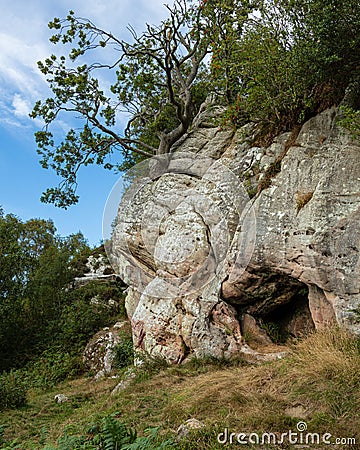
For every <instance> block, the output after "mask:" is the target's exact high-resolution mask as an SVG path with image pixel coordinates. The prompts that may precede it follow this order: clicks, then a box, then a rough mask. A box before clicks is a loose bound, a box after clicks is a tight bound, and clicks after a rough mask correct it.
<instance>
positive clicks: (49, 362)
mask: <svg viewBox="0 0 360 450" xmlns="http://www.w3.org/2000/svg"><path fill="white" fill-rule="evenodd" d="M83 370H84V368H83V364H82V361H81V357H80V356H79V354H77V353H76V352H75V350H74V349H71V351H68V352H67V351H65V350H64V349H62V348H61V347H60V348H58V349H54V348H49V349H48V350H45V351H44V352H43V353H42V354H41V355H39V356H38V357H37V358H36V359H35V360H33V361H31V362H30V363H29V364H28V365H27V368H26V376H25V382H26V384H27V385H28V386H29V387H32V388H36V389H40V390H44V389H49V388H52V387H54V386H56V385H57V384H58V383H60V382H61V381H64V380H66V379H68V378H74V377H75V376H77V375H79V374H81V373H82V372H83Z"/></svg>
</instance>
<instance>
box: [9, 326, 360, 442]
mask: <svg viewBox="0 0 360 450" xmlns="http://www.w3.org/2000/svg"><path fill="white" fill-rule="evenodd" d="M155 367H156V368H155V369H154V370H150V369H149V367H147V368H143V369H139V370H138V375H137V377H136V378H135V379H134V380H133V381H132V383H131V385H130V386H129V387H128V388H127V389H125V390H124V391H121V392H120V393H118V394H117V395H115V396H111V395H110V393H111V391H112V389H113V388H114V387H115V385H116V384H117V383H118V382H119V380H118V379H111V378H110V379H104V380H102V381H93V380H92V379H91V378H81V379H77V380H73V381H68V382H65V383H62V384H60V385H58V386H57V387H56V389H52V390H49V391H47V392H45V393H43V394H39V393H35V392H30V395H29V398H28V405H27V406H25V407H21V408H19V409H14V410H8V411H4V412H2V413H1V414H0V429H1V425H7V428H6V429H5V435H4V439H5V440H6V441H7V442H11V441H12V440H14V439H17V440H18V443H20V447H18V448H20V449H23V450H29V449H41V448H43V445H44V443H45V441H46V442H47V443H48V442H49V443H54V442H56V440H57V439H58V438H59V437H60V436H61V435H62V434H63V432H64V430H65V429H67V432H68V433H72V434H82V433H84V430H87V429H88V428H89V424H91V423H96V422H97V421H99V420H100V419H101V418H102V417H105V416H106V415H109V414H112V413H115V412H116V413H117V414H116V417H117V418H118V419H119V420H121V421H122V422H125V423H127V424H128V426H130V427H132V428H136V430H137V431H138V434H139V435H143V434H144V432H145V429H146V428H149V427H157V426H158V427H160V434H161V437H162V439H166V438H169V437H172V438H173V439H176V430H177V428H178V426H179V425H180V424H182V423H184V422H185V421H186V420H187V419H189V418H192V417H195V418H196V419H198V420H200V421H201V422H203V424H204V428H202V429H200V430H194V431H193V432H191V433H190V435H189V437H188V438H185V439H184V440H182V441H180V442H178V443H177V446H176V448H179V449H183V450H188V449H217V448H219V449H220V448H227V446H224V445H222V444H219V443H217V435H218V433H220V432H222V431H224V429H225V428H226V427H227V428H228V429H229V430H232V431H234V432H244V433H250V432H259V433H263V432H265V431H268V432H274V433H281V432H286V431H287V430H289V429H292V430H296V424H297V423H298V422H299V420H304V421H305V422H306V423H307V426H308V430H309V431H311V432H317V433H326V432H329V433H331V434H332V435H333V436H334V437H349V438H355V439H356V441H357V443H359V442H360V419H359V415H358V412H359V411H360V346H359V340H358V339H356V338H353V337H350V336H348V335H347V334H346V333H345V332H343V331H340V330H325V331H322V332H318V333H315V334H314V335H312V336H311V337H310V338H308V339H306V340H304V341H302V342H300V343H298V344H297V345H295V346H294V347H293V348H292V349H291V352H290V354H289V356H288V357H287V358H285V359H283V360H278V361H276V362H272V363H266V364H261V365H248V364H245V363H244V362H243V361H237V362H236V363H234V364H233V365H229V363H228V362H225V361H220V362H215V361H211V360H194V361H193V362H190V363H188V364H186V365H183V366H171V367H166V366H164V365H161V364H158V365H157V366H156V364H155ZM144 371H145V375H144ZM59 392H61V393H64V394H65V395H66V396H68V397H69V399H70V401H69V402H68V403H64V404H60V405H59V404H56V403H55V402H54V395H55V394H57V393H59ZM230 447H232V446H229V448H230ZM329 447H330V446H329V445H325V446H324V447H323V448H329ZM8 448H10V447H8ZM247 448H254V449H255V448H261V447H259V446H258V447H256V445H255V446H253V447H251V446H250V447H247ZM269 448H274V449H275V448H283V449H285V448H291V447H286V446H285V447H284V446H279V447H276V446H274V447H271V446H270V447H269ZM312 448H322V447H321V446H319V447H312ZM345 448H354V449H355V448H359V447H356V446H354V447H351V446H347V447H345Z"/></svg>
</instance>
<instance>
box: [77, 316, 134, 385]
mask: <svg viewBox="0 0 360 450" xmlns="http://www.w3.org/2000/svg"><path fill="white" fill-rule="evenodd" d="M127 328H128V323H127V322H118V323H116V324H115V325H114V326H113V327H111V328H109V327H106V328H104V329H103V330H101V331H99V332H98V333H96V334H95V335H94V336H93V338H92V339H91V340H90V341H89V342H88V344H87V345H86V347H85V350H84V352H83V361H84V365H85V367H86V368H87V369H88V370H89V371H91V372H93V373H94V377H95V378H101V377H103V376H108V375H110V374H111V373H112V372H113V370H114V368H115V367H114V360H115V353H114V349H115V347H116V345H118V344H120V343H121V342H122V339H123V338H124V331H125V330H127Z"/></svg>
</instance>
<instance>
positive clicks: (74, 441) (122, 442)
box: [43, 413, 174, 450]
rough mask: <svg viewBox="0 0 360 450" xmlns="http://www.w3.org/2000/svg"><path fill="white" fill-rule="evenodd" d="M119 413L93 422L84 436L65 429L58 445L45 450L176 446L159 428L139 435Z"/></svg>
mask: <svg viewBox="0 0 360 450" xmlns="http://www.w3.org/2000/svg"><path fill="white" fill-rule="evenodd" d="M117 415H118V413H114V414H111V415H108V416H106V417H104V418H103V419H102V420H101V422H100V423H96V424H92V425H91V426H89V427H88V430H87V431H86V433H84V434H83V435H82V436H78V435H71V434H69V432H68V431H65V433H64V434H63V436H61V437H60V438H59V439H58V441H57V445H56V447H54V446H51V445H47V446H45V447H44V448H43V450H121V449H123V450H142V449H144V450H145V449H146V450H166V449H169V448H174V443H173V441H171V440H166V441H161V439H159V436H158V431H159V429H158V428H148V429H147V430H145V433H146V436H143V437H137V433H136V431H135V430H133V429H131V428H128V426H127V425H126V424H124V423H122V422H119V421H118V420H117V418H116V417H117Z"/></svg>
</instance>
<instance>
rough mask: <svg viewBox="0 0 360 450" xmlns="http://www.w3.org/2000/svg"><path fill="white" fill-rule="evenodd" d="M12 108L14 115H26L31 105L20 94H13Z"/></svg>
mask: <svg viewBox="0 0 360 450" xmlns="http://www.w3.org/2000/svg"><path fill="white" fill-rule="evenodd" d="M12 106H13V108H14V114H15V116H16V117H28V115H29V113H30V111H31V106H30V105H29V102H28V101H27V100H26V99H24V98H22V97H21V95H20V94H15V95H14V98H13V102H12Z"/></svg>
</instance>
